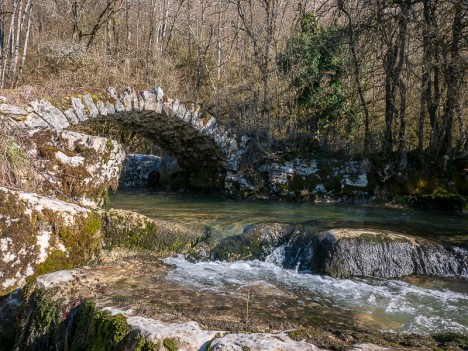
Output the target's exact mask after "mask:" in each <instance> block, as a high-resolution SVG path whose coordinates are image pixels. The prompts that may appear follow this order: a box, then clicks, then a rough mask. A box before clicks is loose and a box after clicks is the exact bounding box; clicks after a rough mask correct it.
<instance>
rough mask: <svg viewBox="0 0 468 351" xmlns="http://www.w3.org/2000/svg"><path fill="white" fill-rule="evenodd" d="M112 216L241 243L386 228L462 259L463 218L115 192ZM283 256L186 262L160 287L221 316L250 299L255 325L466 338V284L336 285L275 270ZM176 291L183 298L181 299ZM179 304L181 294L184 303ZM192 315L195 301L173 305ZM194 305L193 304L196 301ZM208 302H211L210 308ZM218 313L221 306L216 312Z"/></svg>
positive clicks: (175, 260) (466, 223) (424, 280)
mask: <svg viewBox="0 0 468 351" xmlns="http://www.w3.org/2000/svg"><path fill="white" fill-rule="evenodd" d="M109 206H110V207H114V208H121V209H127V210H132V211H136V212H139V213H142V214H144V215H147V216H149V217H152V218H155V219H164V220H171V221H175V222H181V223H185V224H187V225H189V226H197V227H200V226H205V227H207V228H209V230H210V231H211V232H212V233H214V235H215V236H219V237H226V236H231V235H236V234H240V233H242V232H243V230H244V228H245V227H246V226H248V225H250V224H256V223H292V224H308V225H313V226H316V227H317V228H321V227H323V228H339V227H359V228H383V229H387V230H394V231H398V232H401V233H405V234H409V235H415V236H424V237H427V238H430V239H432V240H436V241H438V242H445V243H452V244H456V245H458V246H460V248H461V249H462V250H466V248H467V246H468V235H467V234H468V216H466V215H460V214H450V213H439V212H423V211H413V210H408V209H400V208H388V207H383V206H382V207H380V206H365V205H349V204H346V205H345V204H328V203H320V204H311V203H289V202H266V201H234V200H229V199H223V198H214V197H208V196H203V195H194V194H186V193H153V194H152V193H149V192H117V193H115V194H113V195H112V196H111V197H110V203H109ZM281 255H282V248H281V247H279V248H277V249H276V250H275V251H274V252H273V253H272V254H271V255H269V256H268V257H267V258H266V259H265V260H264V261H259V260H252V261H236V262H214V261H200V262H193V261H189V260H187V259H186V258H185V257H183V256H178V257H169V258H166V259H164V260H163V262H164V263H165V264H166V265H168V267H169V268H168V269H167V270H166V271H165V272H166V273H165V274H164V279H165V280H166V281H167V284H177V285H178V286H179V287H180V289H186V291H188V292H190V291H193V290H195V291H197V294H196V296H197V298H196V302H198V303H200V304H201V305H203V303H204V301H211V305H210V306H207V308H210V309H213V310H216V309H218V310H219V311H223V313H226V314H229V313H234V312H235V313H237V314H242V313H243V312H242V311H243V310H244V309H246V306H243V305H242V306H241V307H239V306H236V305H239V303H241V304H243V302H242V301H244V300H246V299H247V295H248V299H249V304H250V306H249V308H250V314H251V315H252V318H254V317H255V316H256V315H257V317H258V318H260V319H261V318H263V319H264V320H269V319H271V320H274V321H278V320H287V321H288V322H291V323H293V324H294V325H303V326H311V325H316V324H321V325H324V324H325V325H330V326H336V325H345V326H347V327H350V326H357V327H361V328H366V329H374V330H384V331H394V332H404V333H418V334H425V335H427V334H436V333H442V332H455V333H458V334H464V335H466V334H468V280H467V279H465V278H450V277H447V278H434V277H406V278H403V279H367V278H366V279H363V278H354V279H334V278H331V277H327V276H321V275H317V274H313V272H302V271H296V270H288V269H284V268H282V267H281V266H279V265H277V262H278V259H277V258H278V256H281ZM179 291H180V290H179ZM181 295H183V294H181ZM169 298H170V299H171V301H173V303H174V304H178V305H179V307H181V308H182V307H183V305H184V304H186V305H187V308H189V305H190V304H193V303H194V302H195V301H194V300H192V301H187V298H186V296H185V298H183V299H182V298H181V299H180V301H178V297H177V296H170V297H169ZM194 298H195V297H194ZM213 301H214V302H213ZM217 304H218V305H217Z"/></svg>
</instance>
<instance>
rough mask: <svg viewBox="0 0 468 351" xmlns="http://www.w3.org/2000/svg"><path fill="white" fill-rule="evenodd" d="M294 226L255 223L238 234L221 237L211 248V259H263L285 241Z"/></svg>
mask: <svg viewBox="0 0 468 351" xmlns="http://www.w3.org/2000/svg"><path fill="white" fill-rule="evenodd" d="M293 230H294V226H291V225H287V224H278V223H273V224H256V225H251V226H248V227H247V228H245V229H244V233H242V234H240V235H234V236H229V237H227V238H225V239H222V240H221V241H220V242H219V243H217V244H216V245H215V246H214V247H213V249H212V250H211V259H213V260H221V261H235V260H253V259H259V260H264V259H265V258H266V257H267V256H268V255H270V254H271V253H272V251H273V250H274V249H275V248H276V247H278V246H280V245H282V244H284V243H285V242H287V240H288V239H289V237H290V235H291V233H292V231H293Z"/></svg>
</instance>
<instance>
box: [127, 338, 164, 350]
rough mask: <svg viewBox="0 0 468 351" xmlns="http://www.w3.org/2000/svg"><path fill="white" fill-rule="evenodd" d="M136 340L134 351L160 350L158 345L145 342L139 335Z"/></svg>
mask: <svg viewBox="0 0 468 351" xmlns="http://www.w3.org/2000/svg"><path fill="white" fill-rule="evenodd" d="M136 339H137V344H136V346H135V348H134V351H158V350H160V349H161V345H160V344H155V343H154V342H152V341H149V340H146V338H145V337H143V336H141V335H138V336H137V337H136Z"/></svg>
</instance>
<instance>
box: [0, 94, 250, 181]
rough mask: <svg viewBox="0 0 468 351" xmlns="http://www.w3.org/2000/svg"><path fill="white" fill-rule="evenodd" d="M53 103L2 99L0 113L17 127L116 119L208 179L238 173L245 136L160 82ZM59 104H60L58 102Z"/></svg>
mask: <svg viewBox="0 0 468 351" xmlns="http://www.w3.org/2000/svg"><path fill="white" fill-rule="evenodd" d="M55 105H57V106H54V104H53V103H52V102H50V101H49V100H48V99H42V100H39V101H34V102H32V103H30V104H29V106H28V107H19V106H12V105H8V104H0V113H1V114H3V115H5V116H6V117H7V118H9V120H10V121H11V123H12V124H13V125H14V126H16V127H19V128H26V129H29V130H37V129H52V130H64V129H67V128H69V127H70V126H73V125H77V124H79V123H83V122H85V121H88V120H101V121H113V122H117V123H119V124H121V125H123V126H125V127H127V128H129V129H131V130H133V131H134V132H137V133H139V134H141V135H142V136H144V137H146V138H148V139H150V140H151V141H153V142H154V143H155V144H156V145H158V146H160V147H161V148H162V149H164V150H166V151H167V152H169V153H170V154H171V155H172V156H173V157H175V158H176V159H177V161H178V163H179V165H180V166H181V167H182V168H184V169H186V170H188V171H189V172H195V173H199V174H200V173H201V174H204V175H205V177H206V179H207V181H210V179H211V180H212V179H213V178H214V177H217V178H218V180H219V179H223V178H222V177H226V175H233V174H235V173H236V171H237V168H238V165H239V162H240V161H241V159H242V156H243V154H244V152H245V147H246V144H247V142H248V140H249V138H248V137H247V136H246V135H239V134H238V133H237V132H236V130H233V129H231V128H228V127H226V126H224V125H222V124H221V123H219V122H218V121H217V120H216V118H215V117H213V116H210V115H208V114H206V113H204V112H202V111H200V110H199V108H198V107H196V106H194V105H193V104H191V105H190V106H185V105H184V104H183V103H181V102H180V101H179V100H173V99H170V98H168V97H166V96H164V93H163V90H162V89H161V88H155V89H153V90H152V91H136V90H134V89H133V88H130V87H129V88H127V89H125V90H124V91H123V92H122V93H119V92H118V91H117V90H116V89H115V88H108V89H107V91H105V92H103V93H101V94H95V93H93V94H84V95H82V96H79V97H73V98H71V100H70V101H65V102H64V101H60V102H58V103H57V102H56V103H55ZM59 105H60V106H59Z"/></svg>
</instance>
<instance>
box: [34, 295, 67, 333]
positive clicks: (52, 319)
mask: <svg viewBox="0 0 468 351" xmlns="http://www.w3.org/2000/svg"><path fill="white" fill-rule="evenodd" d="M40 294H41V296H40V297H39V298H38V303H37V314H36V316H35V317H36V325H37V332H38V334H39V335H40V334H45V333H48V332H50V329H52V328H53V329H57V328H58V326H59V324H60V314H61V313H60V311H61V304H60V303H59V302H57V301H54V300H52V299H49V298H48V297H47V294H46V293H42V292H40Z"/></svg>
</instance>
